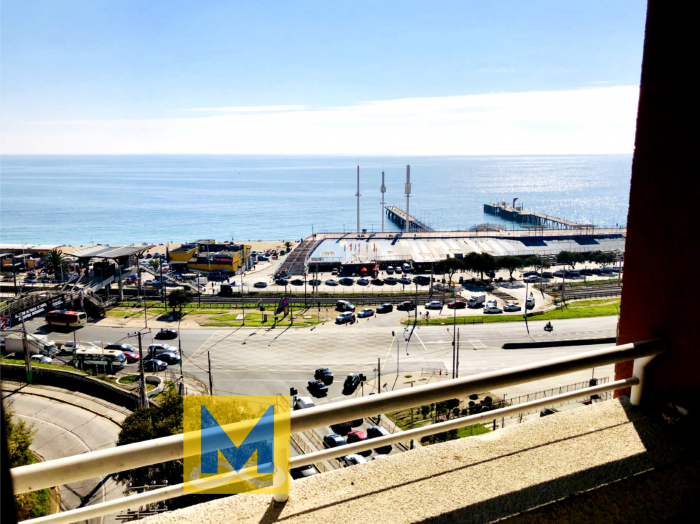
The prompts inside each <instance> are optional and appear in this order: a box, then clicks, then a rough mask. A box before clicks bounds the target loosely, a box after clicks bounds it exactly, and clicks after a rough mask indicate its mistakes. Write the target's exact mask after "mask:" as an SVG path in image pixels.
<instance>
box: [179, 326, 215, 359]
mask: <svg viewBox="0 0 700 524" xmlns="http://www.w3.org/2000/svg"><path fill="white" fill-rule="evenodd" d="M217 333H218V331H214V333H212V335H211V336H210V337H209V338H208V339H207V340H206V341H205V342H204V344H202V345H201V346H199V348H198V349H197V351H195V352H194V353H192V354H191V355H190V358H188V359H187V360H185V361H184V362H183V363H182V365H183V366H184V365H185V364H187V363H188V362H189V361H190V360H191V359H192V357H194V356H195V355H196V354H197V353H199V352H200V350H201V349H202V348H203V347H204V346H206V345H207V344H208V343H209V341H210V340H211V339H212V338H214V337H215V336H216V334H217Z"/></svg>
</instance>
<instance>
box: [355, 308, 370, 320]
mask: <svg viewBox="0 0 700 524" xmlns="http://www.w3.org/2000/svg"><path fill="white" fill-rule="evenodd" d="M372 315H374V309H371V308H365V309H363V310H362V311H360V312H359V313H358V314H357V318H366V317H371V316H372Z"/></svg>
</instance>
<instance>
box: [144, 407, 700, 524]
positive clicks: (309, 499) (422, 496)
mask: <svg viewBox="0 0 700 524" xmlns="http://www.w3.org/2000/svg"><path fill="white" fill-rule="evenodd" d="M625 400H626V399H625ZM669 428H671V429H675V428H672V427H670V426H668V425H667V424H666V423H665V422H663V419H661V417H660V416H656V415H648V414H645V413H643V412H641V411H639V410H636V409H634V410H633V409H629V408H626V407H625V405H623V403H621V402H620V401H619V400H611V401H607V402H601V403H596V404H593V405H590V406H586V407H582V408H580V409H574V410H569V411H566V412H562V413H559V414H556V415H552V416H548V417H544V418H541V419H538V420H536V421H533V422H529V423H524V424H521V425H519V426H511V427H507V428H506V429H503V430H500V431H496V432H494V433H489V434H486V435H483V436H480V437H472V438H467V439H462V440H458V441H451V442H447V443H445V444H440V445H435V446H429V447H424V448H420V449H416V450H413V451H409V452H406V453H401V454H399V455H392V456H389V457H387V458H385V459H383V460H379V461H373V462H370V463H368V464H364V465H360V466H353V467H350V468H346V469H341V470H336V471H333V472H329V473H324V474H321V475H316V476H314V477H310V478H307V479H304V480H300V481H294V482H293V484H292V493H291V496H290V498H289V500H288V501H287V502H286V503H284V504H275V503H273V502H272V497H271V496H270V495H238V496H235V497H227V498H224V499H219V500H215V501H212V502H208V503H204V504H200V505H197V506H193V507H191V508H186V509H182V510H178V511H173V512H171V513H165V514H162V515H158V516H155V517H149V518H148V519H145V520H144V523H148V524H155V523H176V522H178V523H180V522H196V523H206V524H214V523H217V524H218V523H224V522H231V520H232V519H234V520H235V521H236V522H238V523H251V524H252V523H255V524H258V523H266V522H278V521H284V522H288V523H294V524H297V523H313V524H317V523H318V522H356V521H358V520H361V521H363V522H392V523H394V522H420V521H431V522H445V523H448V522H449V523H451V522H469V523H486V522H491V521H494V520H498V519H502V518H505V517H508V516H511V515H515V514H518V513H521V512H523V511H527V510H529V509H532V508H536V507H538V506H542V505H544V504H547V503H549V502H552V501H557V500H560V499H564V498H566V497H568V496H570V495H572V494H574V493H578V492H582V491H586V490H591V489H594V488H597V487H599V486H601V485H603V484H607V483H611V482H614V481H616V480H619V479H623V478H626V477H630V476H632V475H635V474H637V473H640V472H644V471H648V470H650V469H652V468H654V467H657V466H658V465H660V464H666V463H672V462H673V461H675V460H678V459H679V458H680V457H682V456H683V454H684V453H687V449H692V442H686V441H685V438H686V437H685V435H679V434H674V433H673V431H671V430H669ZM688 441H690V437H688Z"/></svg>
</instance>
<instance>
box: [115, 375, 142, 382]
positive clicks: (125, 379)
mask: <svg viewBox="0 0 700 524" xmlns="http://www.w3.org/2000/svg"><path fill="white" fill-rule="evenodd" d="M138 380H139V377H138V376H137V375H127V376H125V377H121V379H120V380H119V383H120V384H133V383H134V382H137V381H138Z"/></svg>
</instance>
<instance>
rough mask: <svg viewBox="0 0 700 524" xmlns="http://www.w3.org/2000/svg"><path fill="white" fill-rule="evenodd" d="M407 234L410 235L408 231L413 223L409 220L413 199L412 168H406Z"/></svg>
mask: <svg viewBox="0 0 700 524" xmlns="http://www.w3.org/2000/svg"><path fill="white" fill-rule="evenodd" d="M405 187H406V233H408V230H409V228H410V225H411V221H410V220H409V217H410V216H411V215H409V214H408V199H409V198H410V197H411V166H406V185H405Z"/></svg>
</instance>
